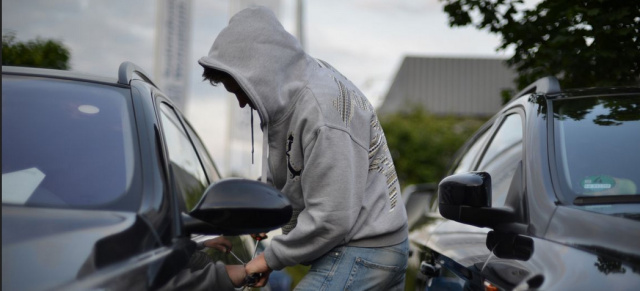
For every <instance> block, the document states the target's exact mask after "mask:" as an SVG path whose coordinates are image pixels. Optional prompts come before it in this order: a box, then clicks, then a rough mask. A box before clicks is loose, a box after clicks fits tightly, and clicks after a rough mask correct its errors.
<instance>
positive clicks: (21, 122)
mask: <svg viewBox="0 0 640 291" xmlns="http://www.w3.org/2000/svg"><path fill="white" fill-rule="evenodd" d="M132 120H133V113H132V110H131V101H130V94H129V91H128V90H127V89H125V88H118V87H113V86H106V85H100V84H94V83H85V82H78V81H65V80H56V79H44V78H30V77H17V76H8V75H3V77H2V202H3V203H8V204H18V205H38V206H54V207H65V208H67V207H68V208H84V207H106V208H114V207H115V208H118V206H117V205H116V204H117V203H116V202H117V201H118V200H120V199H125V197H124V196H126V195H125V194H126V193H127V192H128V190H129V189H130V188H131V187H132V184H134V183H136V182H137V181H136V180H135V179H134V171H135V164H136V156H137V155H136V152H135V150H136V147H135V146H134V144H136V143H137V139H136V137H135V136H134V132H135V130H133V128H134V127H133V124H132ZM130 192H135V191H130ZM131 195H136V194H135V193H132V194H131ZM134 200H135V199H134ZM123 205H126V206H122V207H126V208H130V207H135V205H136V203H135V202H134V203H123Z"/></svg>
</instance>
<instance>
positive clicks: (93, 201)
mask: <svg viewBox="0 0 640 291" xmlns="http://www.w3.org/2000/svg"><path fill="white" fill-rule="evenodd" d="M114 76H115V72H114ZM290 216H291V206H290V205H289V203H288V201H287V200H286V199H285V198H284V196H282V195H281V193H280V192H278V191H277V190H275V189H274V188H272V187H270V186H267V185H266V184H263V183H260V182H257V181H251V180H242V179H222V180H221V179H220V175H219V173H218V171H217V169H216V166H215V164H214V162H213V161H212V159H211V158H210V156H209V154H208V153H207V151H206V149H205V147H204V145H203V144H202V142H201V141H200V139H199V138H198V136H197V135H196V133H195V131H194V130H193V128H192V127H191V126H190V125H189V123H188V122H187V120H186V119H185V118H184V116H183V114H181V113H180V111H179V110H178V109H176V107H175V106H174V105H173V103H172V102H171V99H169V98H168V97H167V96H166V95H165V94H163V93H162V92H161V91H160V90H159V89H158V88H157V87H156V86H155V85H154V83H153V82H152V81H151V80H150V79H149V78H148V77H147V75H146V74H145V73H144V72H143V70H141V69H140V68H139V67H137V66H135V65H134V64H132V63H130V62H124V63H122V65H121V66H120V68H119V71H118V76H117V78H102V77H93V76H88V75H86V74H79V73H73V72H68V71H56V70H45V69H33V68H17V67H4V66H3V67H2V290H51V289H56V290H101V289H107V290H146V289H158V288H161V287H162V286H163V285H164V284H166V283H167V282H168V281H169V280H171V278H172V277H174V275H175V274H177V273H178V272H180V271H181V270H184V269H185V268H187V267H189V268H193V267H194V266H190V265H188V262H189V260H190V259H191V258H192V256H193V254H194V253H195V252H196V243H195V242H193V241H192V240H191V237H192V235H196V234H206V235H213V234H216V235H240V234H248V233H258V232H265V231H268V230H271V229H274V228H276V227H278V226H280V225H282V224H284V223H286V222H287V221H288V220H289V219H290ZM241 249H242V247H241V246H239V247H238V248H237V249H235V251H236V252H239V251H240V250H241ZM250 255H251V253H250V252H244V254H240V256H244V258H242V259H243V260H245V261H248V260H249V259H250V257H249V256H250ZM231 261H232V262H233V263H235V264H239V263H238V262H235V259H232V260H231Z"/></svg>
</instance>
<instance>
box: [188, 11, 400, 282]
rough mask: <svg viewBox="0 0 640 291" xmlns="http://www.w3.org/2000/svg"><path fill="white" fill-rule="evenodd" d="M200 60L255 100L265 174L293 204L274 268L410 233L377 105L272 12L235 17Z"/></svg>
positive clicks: (273, 253) (272, 255)
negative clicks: (339, 248) (309, 51)
mask: <svg viewBox="0 0 640 291" xmlns="http://www.w3.org/2000/svg"><path fill="white" fill-rule="evenodd" d="M199 63H200V64H201V65H202V66H204V67H209V68H212V69H216V70H220V71H224V72H226V73H228V74H230V75H231V76H232V77H233V78H234V79H235V80H236V81H237V82H238V84H239V85H240V86H241V87H242V89H244V91H245V92H246V93H247V95H248V97H249V98H250V99H251V101H252V102H253V104H254V105H255V109H256V110H257V111H258V114H259V116H260V119H261V127H262V129H263V134H264V136H265V139H267V140H268V143H265V146H267V144H268V149H266V150H265V151H263V155H265V156H264V157H263V165H264V167H263V174H262V175H263V176H265V177H268V179H267V180H268V181H269V182H270V183H272V184H273V185H274V186H275V187H276V188H278V189H280V190H281V191H282V192H283V193H284V194H285V195H286V196H287V198H289V200H290V201H291V204H292V206H293V208H294V220H293V221H292V223H291V224H289V225H287V226H286V227H285V228H283V232H284V233H285V235H280V236H276V237H274V238H273V239H272V241H271V244H270V245H269V247H267V249H266V250H265V259H266V261H267V264H268V265H269V267H270V268H272V269H274V270H279V269H282V268H284V267H286V266H292V265H296V264H299V263H309V262H311V261H313V260H315V259H317V258H319V257H320V256H322V255H324V254H325V253H327V252H328V251H330V250H331V249H332V248H334V247H336V246H340V245H350V246H360V247H383V246H389V245H393V244H397V243H400V242H402V241H404V240H405V239H406V238H407V216H406V213H405V208H404V205H403V203H402V199H401V197H400V185H399V184H398V179H397V176H396V172H395V168H394V165H393V161H392V159H391V156H390V154H389V149H388V147H387V143H386V139H385V137H384V133H383V131H382V128H381V127H380V124H379V122H378V118H377V117H376V114H375V112H374V108H373V106H371V104H370V103H369V101H367V99H366V98H365V97H364V95H363V94H362V92H360V90H358V88H356V87H355V86H354V85H353V84H352V83H351V82H350V81H349V80H348V79H346V78H345V77H344V76H342V75H341V74H340V73H339V72H338V71H336V70H335V69H334V68H333V67H331V66H330V65H329V64H327V63H326V62H323V61H320V60H316V59H314V58H312V57H311V56H309V55H307V54H306V53H305V52H304V51H303V50H302V47H301V46H300V43H299V42H298V41H297V40H296V39H295V38H294V37H293V36H292V35H291V34H289V33H288V32H286V31H285V30H284V28H283V27H282V25H281V24H280V22H278V20H277V18H276V17H275V15H274V14H273V13H272V12H271V11H270V10H268V9H267V8H264V7H253V8H248V9H245V10H242V11H240V12H239V13H238V14H236V15H235V16H233V17H232V18H231V20H230V21H229V25H228V26H227V27H226V28H225V29H223V30H222V31H221V32H220V34H219V35H218V37H217V38H216V40H215V42H214V43H213V46H212V47H211V50H210V51H209V55H208V56H205V57H203V58H201V59H200V60H199ZM364 67H366V66H363V69H364ZM266 155H268V157H267V156H266Z"/></svg>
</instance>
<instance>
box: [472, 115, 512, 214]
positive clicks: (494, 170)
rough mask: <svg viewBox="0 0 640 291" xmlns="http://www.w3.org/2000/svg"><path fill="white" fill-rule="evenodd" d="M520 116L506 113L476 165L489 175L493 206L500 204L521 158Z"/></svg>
mask: <svg viewBox="0 0 640 291" xmlns="http://www.w3.org/2000/svg"><path fill="white" fill-rule="evenodd" d="M522 136H523V132H522V117H521V116H520V114H517V113H512V114H510V115H507V116H506V117H505V118H504V120H503V121H502V123H501V124H500V127H499V128H498V130H497V131H496V133H495V134H494V136H493V138H492V139H491V142H490V143H489V145H488V147H487V149H486V151H485V153H484V156H483V157H482V160H481V162H480V166H479V167H478V169H477V170H478V171H485V172H487V173H489V174H490V175H491V195H492V201H491V204H492V205H493V206H502V205H504V201H505V199H506V196H507V191H508V190H509V186H510V185H511V180H512V179H513V175H514V173H515V171H516V169H517V166H518V163H519V162H520V161H521V160H522Z"/></svg>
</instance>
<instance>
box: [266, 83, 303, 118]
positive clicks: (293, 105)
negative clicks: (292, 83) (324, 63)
mask: <svg viewBox="0 0 640 291" xmlns="http://www.w3.org/2000/svg"><path fill="white" fill-rule="evenodd" d="M307 84H309V81H307V82H306V83H304V86H302V89H300V91H298V93H296V94H295V95H294V97H293V102H292V103H291V106H289V108H287V111H285V113H284V114H282V117H280V118H279V119H278V120H274V121H273V123H271V126H278V125H280V124H281V123H283V122H284V121H285V120H287V117H289V115H291V114H292V113H293V112H295V110H294V109H295V108H296V105H297V104H298V102H299V101H300V98H301V96H302V95H303V93H304V91H306V90H308V89H309V88H308V87H307Z"/></svg>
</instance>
